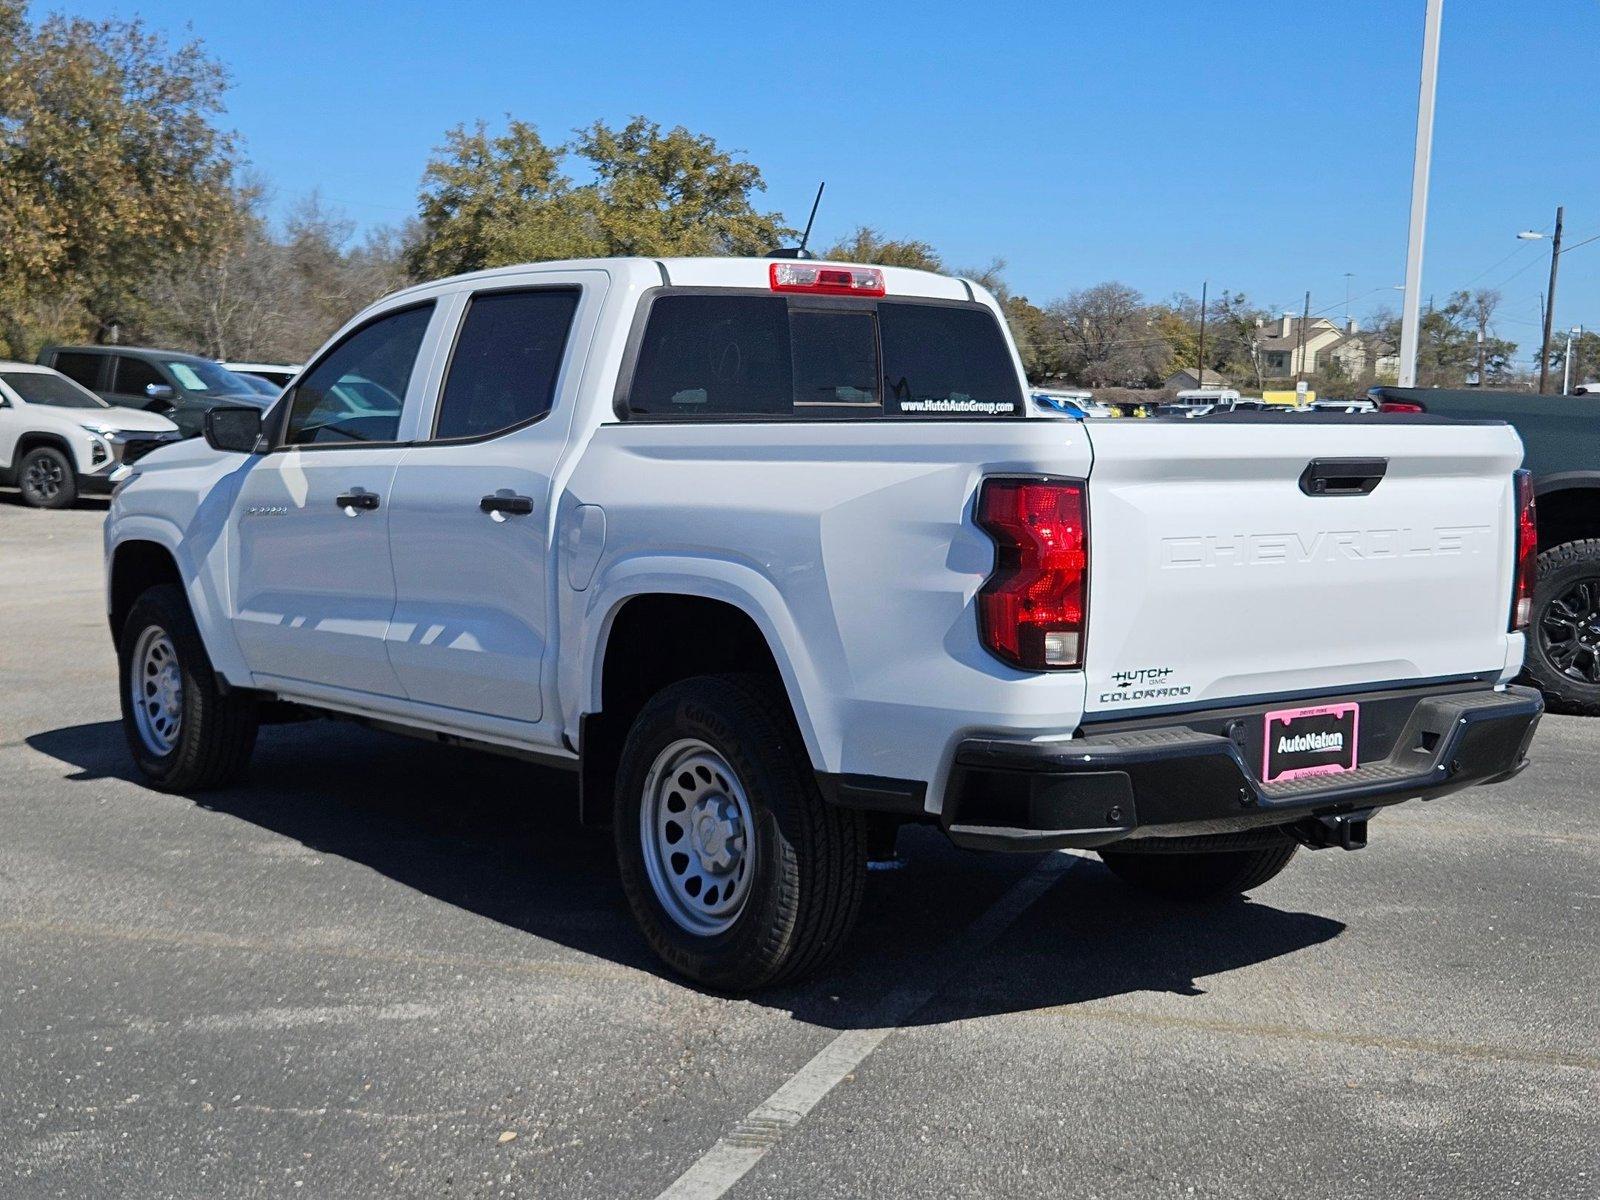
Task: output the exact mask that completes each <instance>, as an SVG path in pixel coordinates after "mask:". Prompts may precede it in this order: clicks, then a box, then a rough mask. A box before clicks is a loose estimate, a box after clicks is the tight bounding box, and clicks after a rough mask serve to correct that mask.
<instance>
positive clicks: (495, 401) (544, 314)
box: [434, 288, 579, 439]
mask: <svg viewBox="0 0 1600 1200" xmlns="http://www.w3.org/2000/svg"><path fill="white" fill-rule="evenodd" d="M578 296H579V292H578V289H577V288H545V289H541V290H535V291H516V292H482V293H479V294H478V295H476V296H474V297H473V298H472V303H471V304H470V306H469V307H468V308H467V315H466V319H465V320H464V321H463V322H462V324H461V333H460V335H459V336H458V337H457V339H456V346H455V351H454V353H452V354H451V356H450V373H449V374H448V375H447V376H446V378H445V384H444V393H443V395H441V396H440V398H439V414H438V416H437V417H436V418H435V427H434V437H435V438H439V439H450V438H475V437H488V436H490V435H492V434H496V433H500V432H502V431H504V430H507V429H513V428H515V427H516V426H519V425H526V424H527V423H528V422H530V421H534V420H537V419H538V418H540V417H542V416H544V415H545V413H547V412H549V411H550V405H551V403H552V402H553V401H554V399H555V392H556V378H557V377H558V376H559V375H560V373H561V359H562V355H563V353H564V352H565V350H566V345H567V332H568V331H569V330H570V329H571V328H572V318H573V314H575V313H576V312H577V311H578Z"/></svg>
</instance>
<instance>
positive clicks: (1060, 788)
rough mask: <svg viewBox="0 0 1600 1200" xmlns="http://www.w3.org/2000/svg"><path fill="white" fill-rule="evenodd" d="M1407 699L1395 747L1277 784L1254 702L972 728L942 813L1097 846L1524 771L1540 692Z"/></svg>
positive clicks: (991, 833) (982, 842) (996, 842)
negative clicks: (1342, 769)
mask: <svg viewBox="0 0 1600 1200" xmlns="http://www.w3.org/2000/svg"><path fill="white" fill-rule="evenodd" d="M1357 699H1360V698H1359V697H1357ZM1385 703H1388V704H1390V705H1391V706H1393V705H1395V704H1396V703H1397V700H1396V699H1395V698H1392V697H1391V698H1389V699H1388V700H1386V701H1385ZM1398 703H1399V708H1400V711H1398V712H1397V713H1396V719H1395V720H1394V721H1393V728H1392V729H1391V730H1389V731H1386V733H1385V735H1384V737H1383V739H1382V741H1381V742H1380V743H1379V745H1378V746H1377V747H1376V750H1377V752H1378V753H1380V754H1381V755H1382V757H1378V758H1374V759H1371V760H1366V759H1363V761H1362V762H1361V763H1360V766H1359V767H1358V769H1356V770H1354V771H1350V772H1348V773H1346V774H1343V775H1337V776H1327V775H1324V776H1320V777H1312V778H1309V779H1300V780H1294V781H1291V782H1285V783H1275V784H1271V785H1266V784H1263V783H1262V782H1261V781H1260V778H1259V776H1258V775H1257V774H1256V772H1255V771H1253V770H1252V769H1251V768H1250V766H1249V765H1248V763H1249V761H1250V760H1251V759H1254V758H1255V756H1254V755H1251V756H1250V759H1247V757H1246V753H1247V747H1248V744H1249V743H1248V731H1253V730H1254V729H1255V725H1253V724H1252V723H1251V722H1252V720H1253V719H1254V718H1255V716H1256V714H1255V712H1254V710H1234V711H1233V712H1230V713H1224V714H1199V715H1197V716H1195V717H1192V718H1191V717H1186V718H1181V719H1177V720H1176V721H1175V723H1174V724H1171V725H1156V726H1152V725H1143V726H1140V727H1138V728H1131V729H1124V730H1121V731H1119V732H1113V733H1105V734H1099V735H1093V736H1089V737H1081V738H1074V739H1072V740H1070V741H1057V742H1025V741H1012V740H1005V739H972V740H968V741H965V742H962V743H961V745H960V746H959V747H958V748H957V751H956V757H955V765H954V768H953V770H952V773H951V776H950V781H949V784H948V786H947V788H946V791H945V806H944V814H943V816H942V818H941V823H942V824H943V826H944V829H945V832H946V833H947V834H948V835H949V836H950V839H951V840H952V841H953V842H955V843H956V844H957V845H960V846H966V847H968V848H971V849H976V850H1049V849H1059V848H1064V847H1079V848H1093V847H1098V846H1106V845H1110V844H1112V843H1114V842H1121V841H1128V840H1137V839H1146V838H1177V837H1195V836H1204V835H1212V834H1223V833H1235V832H1241V831H1246V830H1251V829H1258V828H1264V827H1267V826H1274V825H1290V824H1293V823H1295V822H1296V821H1299V820H1302V819H1304V818H1307V817H1318V816H1329V815H1335V814H1341V813H1352V812H1357V811H1366V810H1370V809H1373V808H1378V807H1382V806H1386V805H1391V804H1399V803H1401V802H1403V801H1406V800H1414V799H1423V800H1426V799H1432V798H1433V797H1436V796H1442V795H1446V794H1448V793H1450V792H1455V791H1460V790H1461V789H1462V788H1467V787H1471V786H1473V785H1475V784H1481V783H1494V782H1497V781H1498V780H1502V779H1507V778H1510V777H1511V776H1512V775H1515V774H1516V773H1517V772H1518V771H1520V770H1521V769H1522V768H1523V767H1524V766H1526V765H1527V750H1528V744H1529V742H1531V741H1532V739H1533V734H1534V730H1535V729H1536V728H1537V727H1538V723H1539V717H1540V716H1541V715H1542V714H1543V712H1544V702H1543V701H1542V700H1541V699H1540V697H1539V694H1538V693H1537V692H1536V691H1533V690H1532V689H1530V688H1519V687H1510V688H1507V689H1506V690H1504V691H1494V690H1492V689H1490V688H1474V689H1471V690H1464V691H1463V690H1457V691H1452V692H1449V693H1446V694H1443V695H1429V696H1422V697H1405V698H1404V699H1403V700H1402V701H1398ZM1264 711H1265V710H1262V712H1264ZM1221 730H1227V731H1228V732H1222V731H1221ZM1364 752H1365V751H1364ZM1256 761H1259V760H1258V759H1257V760H1256Z"/></svg>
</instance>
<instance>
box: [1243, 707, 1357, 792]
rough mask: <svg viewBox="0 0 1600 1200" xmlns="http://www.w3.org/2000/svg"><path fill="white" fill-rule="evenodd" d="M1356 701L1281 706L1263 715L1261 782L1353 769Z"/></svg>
mask: <svg viewBox="0 0 1600 1200" xmlns="http://www.w3.org/2000/svg"><path fill="white" fill-rule="evenodd" d="M1360 724H1361V706H1360V705H1358V704H1319V705H1316V706H1314V707H1312V708H1281V709H1279V710H1278V711H1277V712H1269V713H1268V714H1267V716H1266V737H1265V738H1264V739H1263V740H1264V742H1265V745H1264V746H1263V747H1262V753H1261V782H1262V783H1283V782H1285V781H1287V780H1290V779H1304V778H1306V777H1307V776H1308V775H1341V774H1343V773H1344V772H1346V771H1354V770H1355V769H1356V734H1357V732H1358V730H1359V729H1360Z"/></svg>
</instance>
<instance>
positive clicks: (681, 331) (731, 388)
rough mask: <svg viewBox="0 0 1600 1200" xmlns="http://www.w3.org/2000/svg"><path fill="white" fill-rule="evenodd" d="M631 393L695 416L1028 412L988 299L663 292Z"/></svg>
mask: <svg viewBox="0 0 1600 1200" xmlns="http://www.w3.org/2000/svg"><path fill="white" fill-rule="evenodd" d="M627 403H628V411H629V412H630V413H633V414H637V415H639V416H645V417H655V418H665V419H689V420H694V419H699V420H722V419H745V420H750V419H756V420H759V419H763V418H765V419H768V420H785V419H791V420H792V419H801V420H851V419H859V418H872V417H907V418H916V417H921V418H928V417H956V418H959V417H1001V416H1025V415H1026V409H1025V408H1024V406H1023V397H1022V389H1021V385H1020V383H1019V381H1018V378H1017V372H1016V367H1015V365H1014V364H1013V361H1012V358H1011V352H1010V349H1009V347H1008V345H1007V343H1006V340H1005V335H1004V333H1003V332H1002V330H1001V328H1000V324H999V322H998V321H996V320H995V318H994V314H993V313H991V312H990V311H989V310H988V309H987V308H984V307H982V306H981V305H977V304H957V303H948V304H946V303H932V304H927V303H899V302H892V301H879V302H876V303H873V302H862V301H857V300H839V301H834V302H831V303H830V302H827V301H819V300H818V299H816V298H814V297H784V296H761V295H739V294H714V293H712V294H696V293H667V294H664V295H658V296H657V297H656V298H655V301H654V303H653V304H652V305H651V308H650V312H649V315H648V317H647V320H646V324H645V328H644V332H643V334H642V336H641V338H640V343H639V350H638V355H637V358H636V361H635V366H634V371H633V377H632V380H631V382H630V384H629V387H628V395H627Z"/></svg>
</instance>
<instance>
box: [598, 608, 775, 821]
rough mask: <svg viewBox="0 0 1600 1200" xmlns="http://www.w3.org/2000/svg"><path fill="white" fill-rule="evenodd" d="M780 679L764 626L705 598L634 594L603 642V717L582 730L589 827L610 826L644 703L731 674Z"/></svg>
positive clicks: (601, 699) (601, 700) (601, 697)
mask: <svg viewBox="0 0 1600 1200" xmlns="http://www.w3.org/2000/svg"><path fill="white" fill-rule="evenodd" d="M734 671H737V672H743V673H745V674H757V675H767V676H770V677H771V678H773V679H780V680H781V678H782V677H781V675H780V673H779V671H778V663H777V660H776V659H775V658H774V657H773V655H772V648H771V647H770V646H769V645H768V644H767V639H766V637H765V635H763V634H762V632H761V629H760V627H759V626H758V625H757V624H756V623H755V621H754V620H753V619H752V618H751V617H750V615H749V614H748V613H746V612H745V611H744V610H743V609H741V608H737V607H735V606H734V605H732V604H728V603H725V602H724V601H721V600H708V599H706V598H705V597H702V596H673V595H650V596H635V597H634V598H633V599H631V600H629V601H628V602H627V603H625V604H624V605H623V607H622V610H621V611H620V612H618V613H617V615H616V617H615V618H614V619H613V621H612V624H611V633H610V636H609V637H608V638H607V639H606V647H605V659H604V662H603V663H602V665H601V675H600V705H601V707H600V711H599V712H596V713H590V714H587V715H585V716H584V718H583V725H582V728H581V729H580V731H579V741H580V746H579V749H580V752H581V758H582V761H581V774H580V785H579V809H580V813H581V816H582V818H583V821H584V823H585V824H588V825H604V824H608V823H609V822H610V820H611V798H612V788H613V786H614V784H615V781H616V771H617V761H618V759H619V758H620V756H621V754H622V743H623V741H624V740H625V739H626V738H627V736H628V730H629V728H630V727H631V726H632V725H633V719H634V717H636V716H637V715H638V713H639V710H640V709H641V708H643V707H644V705H645V703H646V702H647V701H648V700H649V699H650V697H651V696H654V695H655V694H656V693H657V692H659V691H660V690H661V689H662V688H664V687H666V686H667V685H668V684H671V683H676V682H677V681H678V680H680V679H688V678H690V677H691V676H694V675H718V674H724V673H728V672H734Z"/></svg>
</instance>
